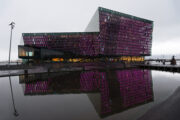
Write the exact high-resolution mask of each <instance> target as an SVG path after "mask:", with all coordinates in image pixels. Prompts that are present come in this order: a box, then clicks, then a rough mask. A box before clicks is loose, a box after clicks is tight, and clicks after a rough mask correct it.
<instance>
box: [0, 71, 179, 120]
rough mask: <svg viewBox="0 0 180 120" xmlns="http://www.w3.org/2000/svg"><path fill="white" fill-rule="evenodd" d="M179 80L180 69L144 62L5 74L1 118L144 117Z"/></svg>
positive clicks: (109, 119) (93, 119)
mask: <svg viewBox="0 0 180 120" xmlns="http://www.w3.org/2000/svg"><path fill="white" fill-rule="evenodd" d="M179 86H180V74H178V73H176V74H173V73H168V72H160V71H150V70H143V69H138V68H133V69H122V70H109V69H104V70H102V69H101V70H96V69H93V70H88V71H74V72H72V71H71V72H61V73H49V74H48V73H46V74H33V75H22V76H17V77H11V79H9V77H5V78H0V96H1V101H0V120H19V119H22V120H40V119H42V120H52V119H61V120H100V119H103V120H112V119H113V120H120V119H122V120H136V119H139V118H141V119H142V118H143V116H145V115H146V113H147V112H148V111H149V110H151V109H152V108H153V107H155V106H157V105H159V104H161V103H162V102H164V101H166V100H167V99H168V98H169V97H170V96H171V95H173V93H174V91H176V89H177V88H178V87H179ZM11 90H12V91H11ZM15 111H16V114H15V113H14V112H15Z"/></svg>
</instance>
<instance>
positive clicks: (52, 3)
mask: <svg viewBox="0 0 180 120" xmlns="http://www.w3.org/2000/svg"><path fill="white" fill-rule="evenodd" d="M98 6H101V7H105V8H109V9H112V10H116V11H119V12H124V13H127V14H131V15H135V16H138V17H142V18H146V19H150V20H153V21H154V32H153V47H152V54H153V55H157V54H163V55H165V54H180V13H179V11H180V0H0V60H7V59H8V50H9V36H10V27H9V26H8V24H9V23H10V22H11V21H14V22H15V23H16V26H15V29H14V31H13V43H12V59H17V56H18V53H17V51H18V50H17V45H18V44H20V40H21V34H22V33H25V32H83V31H84V30H85V28H86V26H87V25H88V22H89V21H90V19H91V17H92V16H93V14H94V12H95V11H96V9H97V8H98Z"/></svg>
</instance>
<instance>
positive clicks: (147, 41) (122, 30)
mask: <svg viewBox="0 0 180 120" xmlns="http://www.w3.org/2000/svg"><path fill="white" fill-rule="evenodd" d="M88 28H89V30H91V32H79V33H78V32H77V33H24V34H23V40H24V45H29V46H36V47H40V48H48V49H55V50H60V51H64V52H71V53H73V54H75V55H83V56H85V55H87V56H97V55H100V54H101V55H107V56H109V55H113V56H146V55H151V46H152V31H153V22H152V21H149V20H146V19H142V18H138V17H135V16H131V15H127V14H123V13H120V12H116V11H112V10H109V9H105V8H101V7H100V8H99V9H98V11H97V12H96V14H95V16H93V18H92V20H91V22H90V24H89V25H88V27H87V30H88ZM92 28H95V29H97V30H95V29H94V32H93V31H92Z"/></svg>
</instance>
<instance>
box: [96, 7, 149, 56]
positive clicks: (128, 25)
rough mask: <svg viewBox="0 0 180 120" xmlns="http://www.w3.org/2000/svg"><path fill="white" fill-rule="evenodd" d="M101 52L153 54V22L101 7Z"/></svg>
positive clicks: (132, 54) (108, 53)
mask: <svg viewBox="0 0 180 120" xmlns="http://www.w3.org/2000/svg"><path fill="white" fill-rule="evenodd" d="M99 18H100V20H99V21H100V34H99V39H100V53H101V54H104V55H130V56H141V55H150V54H151V42H152V27H153V25H152V22H149V21H145V20H144V21H143V20H139V19H135V18H133V17H131V18H130V16H126V15H124V14H121V13H118V12H115V11H110V10H107V9H104V8H99Z"/></svg>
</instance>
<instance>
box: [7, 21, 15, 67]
mask: <svg viewBox="0 0 180 120" xmlns="http://www.w3.org/2000/svg"><path fill="white" fill-rule="evenodd" d="M9 25H10V26H11V34H10V45H9V61H8V63H9V65H10V59H11V42H12V30H13V28H14V26H15V23H14V22H11V23H10V24H9Z"/></svg>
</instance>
